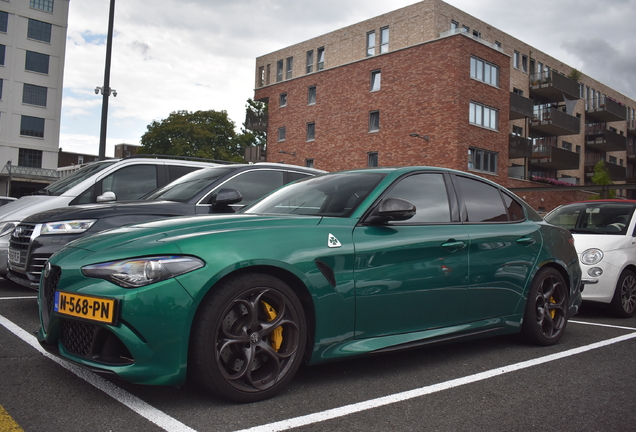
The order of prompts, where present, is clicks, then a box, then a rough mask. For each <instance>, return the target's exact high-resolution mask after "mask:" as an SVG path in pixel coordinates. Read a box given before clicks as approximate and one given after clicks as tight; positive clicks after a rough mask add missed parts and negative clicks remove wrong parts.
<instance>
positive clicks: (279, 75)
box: [276, 60, 283, 82]
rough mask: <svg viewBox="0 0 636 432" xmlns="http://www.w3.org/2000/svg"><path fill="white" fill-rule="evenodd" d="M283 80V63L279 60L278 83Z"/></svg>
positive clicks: (277, 67) (277, 68)
mask: <svg viewBox="0 0 636 432" xmlns="http://www.w3.org/2000/svg"><path fill="white" fill-rule="evenodd" d="M282 80H283V61H282V60H278V61H277V62H276V82H281V81H282Z"/></svg>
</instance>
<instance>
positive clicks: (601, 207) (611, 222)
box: [545, 203, 634, 235]
mask: <svg viewBox="0 0 636 432" xmlns="http://www.w3.org/2000/svg"><path fill="white" fill-rule="evenodd" d="M633 213H634V204H630V203H625V204H623V203H577V204H569V205H565V206H563V207H560V208H558V209H556V210H554V211H553V212H551V213H550V214H548V215H547V216H546V217H545V220H546V221H548V222H550V223H552V224H554V225H559V226H562V227H563V228H566V229H568V230H570V232H572V233H582V234H613V235H625V234H626V233H627V228H628V227H629V221H630V220H631V219H632V214H633Z"/></svg>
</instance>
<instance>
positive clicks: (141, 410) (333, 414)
mask: <svg viewBox="0 0 636 432" xmlns="http://www.w3.org/2000/svg"><path fill="white" fill-rule="evenodd" d="M569 322H570V323H574V324H585V325H594V326H600V327H611V328H616V329H622V330H631V331H634V333H629V334H626V335H623V336H619V337H615V338H612V339H607V340H604V341H601V342H596V343H593V344H590V345H585V346H582V347H578V348H573V349H570V350H567V351H563V352H559V353H555V354H551V355H547V356H544V357H539V358H536V359H533V360H527V361H523V362H519V363H515V364H512V365H508V366H502V367H499V368H495V369H491V370H488V371H485V372H480V373H477V374H474V375H469V376H466V377H462V378H457V379H453V380H450V381H445V382H442V383H438V384H433V385H430V386H426V387H421V388H418V389H413V390H409V391H405V392H401V393H396V394H392V395H389V396H384V397H380V398H376V399H371V400H367V401H363V402H358V403H355V404H351V405H346V406H343V407H339V408H334V409H330V410H326V411H321V412H317V413H313V414H308V415H304V416H300V417H295V418H291V419H287V420H282V421H278V422H274V423H269V424H265V425H261V426H256V427H252V428H248V429H242V430H240V431H237V432H278V431H284V430H289V429H294V428H298V427H302V426H308V425H311V424H314V423H320V422H323V421H327V420H332V419H336V418H338V417H344V416H347V415H350V414H355V413H358V412H362V411H366V410H369V409H373V408H379V407H382V406H385V405H390V404H393V403H397V402H403V401H406V400H409V399H414V398H417V397H421V396H425V395H429V394H432V393H437V392H440V391H443V390H449V389H452V388H455V387H459V386H463V385H466V384H471V383H474V382H477V381H482V380H485V379H488V378H493V377H496V376H499V375H503V374H506V373H510V372H515V371H519V370H522V369H526V368H530V367H533V366H537V365H540V364H543V363H548V362H552V361H555V360H560V359H562V358H566V357H571V356H574V355H577V354H581V353H584V352H587V351H591V350H594V349H598V348H602V347H606V346H609V345H612V344H615V343H619V342H624V341H627V340H630V339H634V338H636V328H631V327H621V326H614V325H608V324H597V323H588V322H584V321H569ZM0 325H3V326H4V327H6V328H7V329H8V330H9V331H10V332H12V333H13V334H15V335H16V336H18V337H19V338H20V339H22V340H23V341H25V342H26V343H28V344H29V345H31V346H32V347H33V348H35V349H36V350H37V351H39V352H40V353H41V354H43V355H44V356H46V357H48V358H49V359H51V360H53V361H55V362H56V363H58V364H59V365H61V366H62V367H64V368H66V369H68V370H69V371H71V372H73V373H74V374H75V375H77V376H79V377H80V378H82V379H84V380H85V381H87V382H88V383H89V384H91V385H93V386H94V387H96V388H98V389H100V390H102V391H103V392H104V393H106V394H108V395H109V396H111V397H112V398H113V399H115V400H117V401H118V402H121V403H122V404H123V405H125V406H127V407H128V408H130V409H131V410H133V411H134V412H136V413H137V414H139V415H140V416H142V417H144V418H146V419H147V420H149V421H151V422H152V423H154V424H156V425H157V426H159V427H161V428H163V429H164V430H166V431H175V432H181V431H183V432H196V431H195V430H194V429H192V428H190V427H189V426H186V425H185V424H183V423H181V422H179V421H178V420H176V419H175V418H173V417H170V416H169V415H167V414H166V413H164V412H163V411H160V410H158V409H156V408H155V407H153V406H151V405H149V404H147V403H146V402H144V401H143V400H141V399H139V398H138V397H136V396H134V395H132V394H130V393H128V392H127V391H125V390H123V389H121V388H119V387H117V386H115V385H114V384H112V383H111V382H109V381H107V380H105V379H103V378H101V377H99V376H97V375H95V374H94V373H92V372H90V371H88V370H86V369H84V368H82V367H79V366H76V365H74V364H72V363H69V362H66V361H64V360H62V359H60V358H58V357H55V356H53V355H51V354H49V353H48V352H46V351H44V349H43V348H42V347H41V346H40V345H39V343H38V342H37V340H36V338H35V337H34V336H33V335H31V334H29V333H28V332H26V331H25V330H23V329H22V328H20V327H18V326H17V325H15V324H14V323H13V322H11V321H9V320H8V319H6V318H5V317H3V316H2V315H0Z"/></svg>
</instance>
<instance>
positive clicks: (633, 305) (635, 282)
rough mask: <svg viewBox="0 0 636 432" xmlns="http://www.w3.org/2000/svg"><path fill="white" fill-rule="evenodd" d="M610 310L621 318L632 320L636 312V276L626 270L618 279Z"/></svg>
mask: <svg viewBox="0 0 636 432" xmlns="http://www.w3.org/2000/svg"><path fill="white" fill-rule="evenodd" d="M610 310H611V311H612V313H613V314H614V315H615V316H617V317H619V318H631V317H633V316H634V312H636V275H635V274H634V272H633V271H631V270H625V271H624V272H623V273H622V274H621V277H620V278H618V283H617V284H616V291H614V298H612V302H611V303H610Z"/></svg>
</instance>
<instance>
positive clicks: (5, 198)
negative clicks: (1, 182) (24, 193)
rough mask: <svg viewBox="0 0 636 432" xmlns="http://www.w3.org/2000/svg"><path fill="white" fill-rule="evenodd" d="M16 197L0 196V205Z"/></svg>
mask: <svg viewBox="0 0 636 432" xmlns="http://www.w3.org/2000/svg"><path fill="white" fill-rule="evenodd" d="M16 199H17V198H13V197H7V196H0V206H3V205H5V204H9V203H10V202H12V201H15V200H16Z"/></svg>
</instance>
